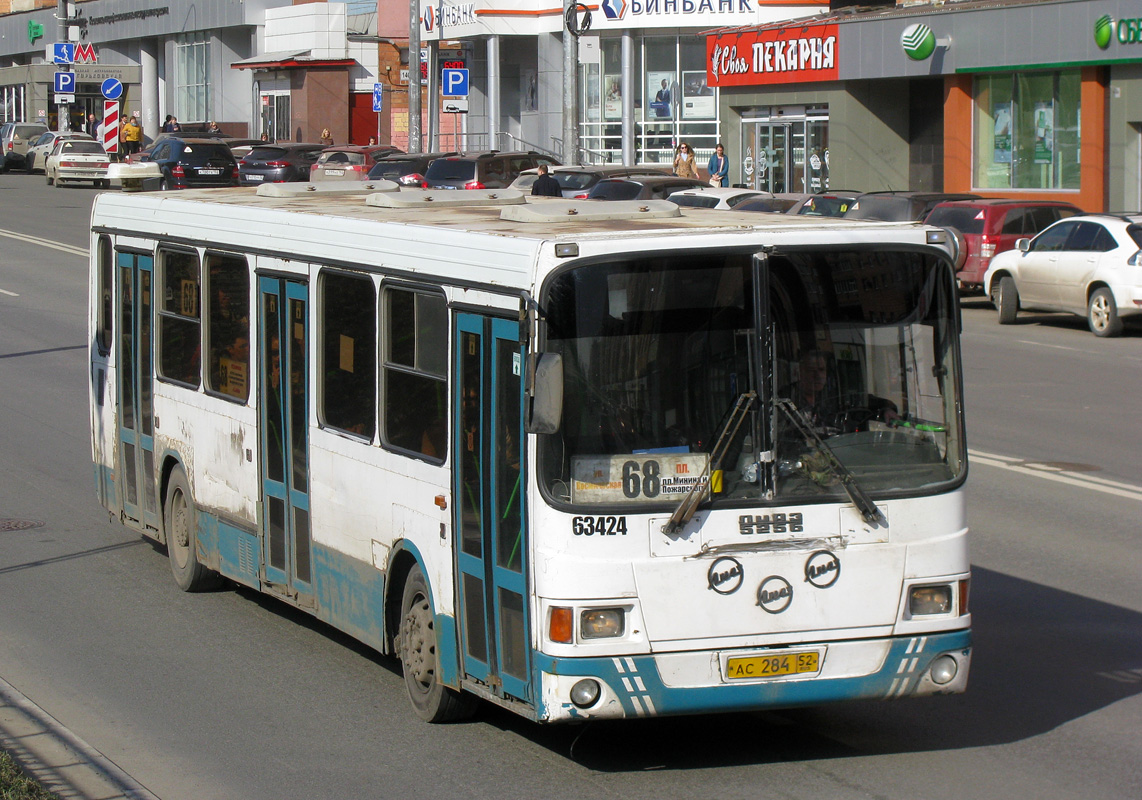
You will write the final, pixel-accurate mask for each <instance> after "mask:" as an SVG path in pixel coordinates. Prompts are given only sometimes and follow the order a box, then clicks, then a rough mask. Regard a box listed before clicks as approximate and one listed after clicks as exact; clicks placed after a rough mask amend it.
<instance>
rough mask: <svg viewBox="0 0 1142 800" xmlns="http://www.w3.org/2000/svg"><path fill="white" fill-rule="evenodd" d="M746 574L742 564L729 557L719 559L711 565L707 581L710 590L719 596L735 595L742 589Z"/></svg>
mask: <svg viewBox="0 0 1142 800" xmlns="http://www.w3.org/2000/svg"><path fill="white" fill-rule="evenodd" d="M743 577H744V572H743V570H742V565H741V562H740V561H738V560H737V559H736V558H730V557H728V556H726V557H723V558H719V559H718V560H717V561H715V562H714V563H713V564H711V565H710V571H709V572H707V573H706V580H708V581H709V583H710V588H711V589H713V590H714V591H715V592H717V593H718V594H733V593H734V592H736V591H737V590H738V589H740V588H741V585H742V578H743Z"/></svg>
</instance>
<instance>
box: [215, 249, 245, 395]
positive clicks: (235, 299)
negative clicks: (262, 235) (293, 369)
mask: <svg viewBox="0 0 1142 800" xmlns="http://www.w3.org/2000/svg"><path fill="white" fill-rule="evenodd" d="M206 293H207V297H208V298H209V299H208V301H207V302H208V308H207V316H206V343H207V347H208V350H209V353H210V365H209V369H208V371H207V375H208V376H209V380H210V388H211V389H213V390H214V391H216V392H221V393H222V394H225V395H228V396H230V397H233V398H235V399H237V400H241V401H242V402H245V401H246V398H247V397H249V395H250V381H249V374H250V276H249V267H248V265H247V264H246V259H244V258H242V257H240V256H229V255H219V254H208V255H207V257H206Z"/></svg>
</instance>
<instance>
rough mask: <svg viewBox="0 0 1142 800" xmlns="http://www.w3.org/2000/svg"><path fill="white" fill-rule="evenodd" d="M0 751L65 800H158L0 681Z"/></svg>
mask: <svg viewBox="0 0 1142 800" xmlns="http://www.w3.org/2000/svg"><path fill="white" fill-rule="evenodd" d="M0 749H4V750H6V751H7V752H8V754H9V755H10V756H11V757H12V759H13V760H14V761H15V762H16V763H17V764H19V765H20V767H21V768H22V769H23V770H24V771H25V772H26V773H28V775H29V776H31V777H32V778H33V779H35V780H37V781H39V782H40V783H41V784H42V785H43V786H44V788H46V789H48V790H50V791H52V792H55V793H56V794H57V795H59V796H60V797H61V798H65V800H120V799H121V798H122V799H123V800H159V799H158V798H157V797H156V796H155V795H153V794H151V792H149V791H147V789H146V788H145V787H144V786H142V785H141V784H140V783H139V782H138V781H136V780H135V779H134V778H132V777H131V776H130V775H128V774H127V773H126V772H124V771H123V770H121V769H119V767H117V766H116V765H115V764H113V763H112V762H111V761H110V760H108V759H107V758H106V757H105V756H104V755H103V754H102V753H100V752H99V751H98V750H96V749H95V748H94V747H92V746H91V745H89V744H87V743H86V742H84V741H83V740H82V739H80V738H79V737H78V736H76V735H75V734H74V733H72V732H71V731H70V730H68V729H67V728H65V727H64V726H63V725H61V724H60V723H59V722H58V721H56V720H55V718H53V717H52V716H51V715H50V714H48V713H47V712H46V711H44V710H43V709H42V708H40V707H39V706H37V705H36V704H35V703H33V702H32V701H31V700H29V699H28V698H26V697H24V695H22V694H20V692H18V691H17V690H16V689H15V688H13V687H12V686H11V685H10V684H8V683H7V682H6V681H4V680H3V679H0Z"/></svg>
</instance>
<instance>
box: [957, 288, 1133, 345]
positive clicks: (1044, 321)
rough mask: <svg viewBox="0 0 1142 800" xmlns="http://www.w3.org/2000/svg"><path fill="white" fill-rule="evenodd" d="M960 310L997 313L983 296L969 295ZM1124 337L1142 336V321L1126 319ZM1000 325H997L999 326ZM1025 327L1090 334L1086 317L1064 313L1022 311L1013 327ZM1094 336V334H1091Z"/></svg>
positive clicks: (962, 302)
mask: <svg viewBox="0 0 1142 800" xmlns="http://www.w3.org/2000/svg"><path fill="white" fill-rule="evenodd" d="M960 308H963V309H969V310H971V309H982V310H984V311H988V312H991V313H995V306H993V305H992V304H991V301H990V300H988V299H987V298H986V297H984V296H983V295H969V296H967V297H961V298H960ZM1122 322H1123V331H1122V335H1123V336H1142V320H1139V319H1138V318H1137V317H1124V318H1123V320H1122ZM998 324H999V323H996V325H998ZM1023 325H1040V326H1042V327H1044V328H1056V329H1058V330H1070V331H1085V332H1087V333H1090V326H1089V325H1088V324H1087V320H1086V317H1080V316H1079V315H1077V314H1067V313H1064V312H1058V313H1054V312H1047V311H1020V312H1019V315H1018V316H1016V317H1015V322H1013V323H1012V324H1011V327H1015V328H1017V327H1019V326H1023ZM1091 335H1092V336H1093V335H1094V334H1091Z"/></svg>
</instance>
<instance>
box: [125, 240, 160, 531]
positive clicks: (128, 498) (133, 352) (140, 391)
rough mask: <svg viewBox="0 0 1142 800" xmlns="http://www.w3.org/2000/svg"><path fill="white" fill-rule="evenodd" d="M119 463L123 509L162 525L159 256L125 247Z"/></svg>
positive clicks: (150, 524) (148, 522)
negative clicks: (156, 348)
mask: <svg viewBox="0 0 1142 800" xmlns="http://www.w3.org/2000/svg"><path fill="white" fill-rule="evenodd" d="M115 263H116V264H117V265H118V269H119V337H118V347H119V352H118V364H119V469H118V474H119V476H120V478H121V479H120V481H119V482H120V484H121V485H122V487H123V513H124V514H125V515H126V516H127V517H129V518H130V519H132V520H134V521H135V522H137V523H141V524H143V525H145V526H147V527H150V528H154V529H155V530H158V529H159V507H158V496H157V494H156V492H155V415H154V407H153V404H152V399H153V397H154V395H153V387H154V356H153V355H152V353H151V329H152V325H153V316H152V313H151V312H152V302H153V298H154V292H153V291H152V285H153V278H154V267H155V259H154V257H153V256H150V255H143V254H140V253H119V254H118V255H117V257H116V261H115Z"/></svg>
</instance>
